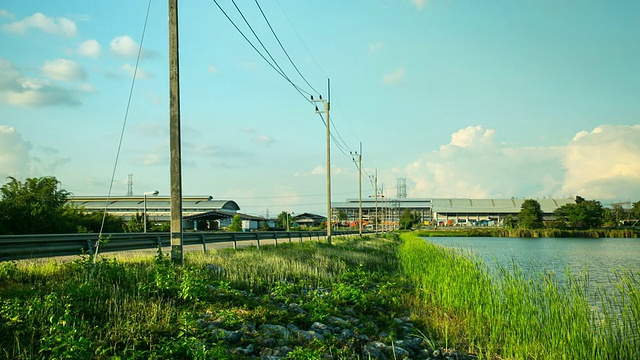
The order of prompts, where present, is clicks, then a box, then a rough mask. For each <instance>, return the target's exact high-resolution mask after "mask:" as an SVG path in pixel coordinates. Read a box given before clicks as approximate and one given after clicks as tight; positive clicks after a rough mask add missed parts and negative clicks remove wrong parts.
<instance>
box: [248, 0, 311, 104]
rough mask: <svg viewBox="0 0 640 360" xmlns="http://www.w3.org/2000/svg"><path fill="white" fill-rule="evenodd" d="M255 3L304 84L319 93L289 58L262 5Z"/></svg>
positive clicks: (256, 0)
mask: <svg viewBox="0 0 640 360" xmlns="http://www.w3.org/2000/svg"><path fill="white" fill-rule="evenodd" d="M255 2H256V5H258V9H260V13H261V14H262V17H263V18H264V21H266V22H267V25H269V29H271V33H272V34H273V36H274V37H275V38H276V40H277V41H278V44H279V45H280V48H281V49H282V51H283V52H284V54H285V55H287V59H289V62H290V63H291V65H292V66H293V68H294V69H296V71H297V72H298V75H300V77H301V78H302V80H304V82H305V83H307V85H309V87H310V88H311V90H313V91H315V92H316V93H319V92H318V90H316V89H315V88H314V87H313V86H312V85H311V84H309V82H308V81H307V78H305V77H304V75H302V73H301V72H300V70H298V67H297V66H296V64H294V62H293V60H291V57H290V56H289V53H288V52H287V50H285V48H284V46H283V45H282V42H280V39H279V38H278V35H276V32H275V31H274V30H273V27H272V26H271V23H270V22H269V19H267V16H266V15H265V14H264V12H263V11H262V7H260V4H258V0H255Z"/></svg>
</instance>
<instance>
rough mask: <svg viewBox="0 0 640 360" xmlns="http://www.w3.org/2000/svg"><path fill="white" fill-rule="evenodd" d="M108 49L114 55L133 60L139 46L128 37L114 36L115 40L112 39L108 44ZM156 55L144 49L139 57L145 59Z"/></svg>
mask: <svg viewBox="0 0 640 360" xmlns="http://www.w3.org/2000/svg"><path fill="white" fill-rule="evenodd" d="M109 48H110V49H111V51H112V52H113V53H114V54H116V55H118V56H121V57H125V58H135V57H137V56H138V51H139V50H140V45H138V43H137V42H136V41H135V40H133V39H132V38H131V37H130V36H128V35H123V36H116V37H115V38H113V40H111V42H110V43H109ZM157 55H158V54H157V53H155V52H153V51H148V50H144V49H142V52H141V53H140V57H141V58H145V59H146V58H150V57H154V56H157Z"/></svg>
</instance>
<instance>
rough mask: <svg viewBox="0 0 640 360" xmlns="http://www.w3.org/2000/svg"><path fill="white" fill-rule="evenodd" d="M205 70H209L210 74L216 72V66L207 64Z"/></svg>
mask: <svg viewBox="0 0 640 360" xmlns="http://www.w3.org/2000/svg"><path fill="white" fill-rule="evenodd" d="M207 71H209V73H211V74H217V73H218V68H217V67H215V66H214V65H209V67H208V68H207Z"/></svg>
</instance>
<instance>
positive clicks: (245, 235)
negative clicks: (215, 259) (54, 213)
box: [0, 231, 358, 261]
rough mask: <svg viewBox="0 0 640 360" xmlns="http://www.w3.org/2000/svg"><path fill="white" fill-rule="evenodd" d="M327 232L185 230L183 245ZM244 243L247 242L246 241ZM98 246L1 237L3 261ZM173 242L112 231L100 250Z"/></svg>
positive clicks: (92, 237) (82, 240)
mask: <svg viewBox="0 0 640 360" xmlns="http://www.w3.org/2000/svg"><path fill="white" fill-rule="evenodd" d="M332 234H334V235H336V236H356V235H357V234H358V232H357V231H332ZM325 237H326V232H325V231H255V232H216V233H214V232H185V233H183V235H182V243H183V245H185V246H186V245H201V246H202V251H203V252H206V251H207V245H208V244H221V243H227V244H229V245H230V246H231V245H233V248H234V249H237V248H238V244H239V243H240V244H241V245H256V246H258V247H260V245H261V243H264V242H265V241H271V242H272V243H273V244H274V245H278V240H284V241H287V242H292V241H299V242H302V241H303V240H304V239H308V240H313V239H316V240H321V239H324V238H325ZM243 243H244V244H243ZM97 245H98V235H97V234H59V235H3V236H0V261H6V260H18V259H30V258H46V257H56V256H68V255H82V254H93V252H94V251H95V249H96V246H97ZM169 245H170V233H168V232H152V233H113V234H102V240H100V244H99V249H100V250H99V251H100V253H103V252H116V251H130V250H144V249H157V248H158V247H164V246H169Z"/></svg>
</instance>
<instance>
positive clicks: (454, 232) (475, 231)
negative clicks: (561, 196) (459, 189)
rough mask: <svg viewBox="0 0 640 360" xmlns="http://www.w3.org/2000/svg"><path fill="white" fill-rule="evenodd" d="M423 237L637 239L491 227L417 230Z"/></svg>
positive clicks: (626, 234) (630, 232)
mask: <svg viewBox="0 0 640 360" xmlns="http://www.w3.org/2000/svg"><path fill="white" fill-rule="evenodd" d="M416 233H417V234H419V235H420V236H424V237H519V238H638V237H640V230H637V229H593V230H562V229H551V228H544V229H506V228H492V227H484V228H482V227H474V228H464V227H462V228H438V229H435V230H426V229H423V230H419V231H417V232H416Z"/></svg>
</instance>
